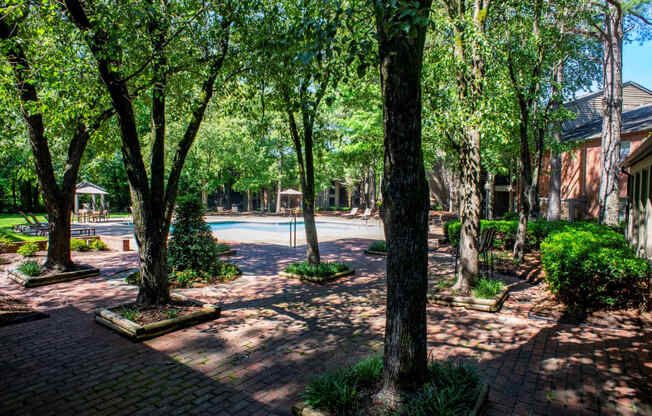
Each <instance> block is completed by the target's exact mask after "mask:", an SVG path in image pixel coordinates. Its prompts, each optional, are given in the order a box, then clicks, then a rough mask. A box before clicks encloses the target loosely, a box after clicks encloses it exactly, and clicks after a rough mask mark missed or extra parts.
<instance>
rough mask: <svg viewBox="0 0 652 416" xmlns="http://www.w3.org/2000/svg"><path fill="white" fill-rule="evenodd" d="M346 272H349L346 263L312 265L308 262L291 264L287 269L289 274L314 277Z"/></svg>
mask: <svg viewBox="0 0 652 416" xmlns="http://www.w3.org/2000/svg"><path fill="white" fill-rule="evenodd" d="M346 270H349V266H347V265H346V264H344V263H319V264H310V263H308V262H307V261H304V262H301V263H294V264H290V265H289V266H287V267H286V268H285V271H286V272H287V273H292V274H298V275H301V276H312V277H327V276H330V275H333V274H335V273H340V272H344V271H346Z"/></svg>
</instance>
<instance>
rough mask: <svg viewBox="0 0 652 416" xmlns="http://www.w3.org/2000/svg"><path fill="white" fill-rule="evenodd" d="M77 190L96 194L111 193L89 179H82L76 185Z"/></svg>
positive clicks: (82, 192) (81, 192)
mask: <svg viewBox="0 0 652 416" xmlns="http://www.w3.org/2000/svg"><path fill="white" fill-rule="evenodd" d="M75 192H76V193H78V194H95V195H108V194H109V193H108V192H107V191H106V190H105V189H104V188H102V187H101V186H97V185H95V184H94V183H90V182H87V181H81V182H79V183H78V184H77V186H76V187H75Z"/></svg>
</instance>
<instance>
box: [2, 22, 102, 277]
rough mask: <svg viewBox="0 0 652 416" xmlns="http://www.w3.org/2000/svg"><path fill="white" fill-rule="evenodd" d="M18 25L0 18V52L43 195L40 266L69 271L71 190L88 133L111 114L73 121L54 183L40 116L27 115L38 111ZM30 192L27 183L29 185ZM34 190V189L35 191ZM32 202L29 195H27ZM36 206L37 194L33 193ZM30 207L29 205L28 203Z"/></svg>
mask: <svg viewBox="0 0 652 416" xmlns="http://www.w3.org/2000/svg"><path fill="white" fill-rule="evenodd" d="M17 28H18V25H17V24H12V23H11V22H9V18H8V17H7V16H0V39H3V40H7V41H8V43H7V47H6V49H5V50H4V51H3V53H5V54H6V56H7V58H8V61H9V63H10V65H11V68H12V71H13V76H14V81H15V84H16V89H17V91H18V92H19V95H20V101H21V102H22V103H23V104H25V105H24V107H23V108H21V113H22V116H23V118H24V120H25V123H26V125H27V133H28V138H29V143H30V147H31V149H32V154H33V155H34V161H35V164H36V175H37V177H38V183H39V185H40V188H41V191H42V193H43V200H44V202H45V206H46V210H47V212H48V228H49V230H48V250H47V257H46V259H45V263H44V264H43V267H44V268H46V269H55V270H60V271H63V270H70V269H73V268H74V263H73V262H72V259H71V256H70V222H71V210H72V206H73V204H74V195H75V193H74V187H75V184H76V182H77V174H78V172H79V165H80V164H81V159H82V155H83V153H84V150H85V149H86V145H87V144H88V140H89V138H90V134H91V131H93V130H96V129H97V128H99V126H100V124H101V123H102V122H103V121H104V120H106V119H107V118H109V117H110V116H111V114H112V113H111V112H104V113H102V114H100V115H99V116H98V117H97V118H96V119H95V120H94V121H93V123H92V125H91V126H90V129H89V127H87V126H86V124H85V123H84V122H82V121H77V125H76V126H75V130H74V133H73V135H72V138H71V140H70V142H69V145H68V154H67V159H66V164H65V168H64V171H63V175H62V178H61V180H60V181H59V182H60V183H58V181H57V179H56V177H55V173H54V167H53V164H52V156H51V154H50V148H49V145H48V139H47V137H46V136H45V132H46V129H45V125H44V121H43V120H44V117H43V114H41V113H33V112H31V111H32V110H33V109H36V108H38V105H35V104H39V98H38V93H37V90H36V87H35V83H33V82H31V81H30V79H31V77H32V75H31V66H30V62H29V61H28V59H27V55H26V54H25V51H24V50H23V48H22V45H21V42H20V41H19V40H18V38H17V32H16V30H17ZM30 190H31V184H30ZM37 190H38V189H37ZM27 196H28V197H29V199H30V200H31V199H32V195H31V192H28V193H27ZM35 199H36V205H38V193H36V197H35ZM30 204H31V203H30Z"/></svg>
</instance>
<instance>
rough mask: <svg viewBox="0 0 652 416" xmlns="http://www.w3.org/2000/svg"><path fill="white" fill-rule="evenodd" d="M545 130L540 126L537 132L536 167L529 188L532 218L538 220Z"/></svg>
mask: <svg viewBox="0 0 652 416" xmlns="http://www.w3.org/2000/svg"><path fill="white" fill-rule="evenodd" d="M544 135H545V131H544V129H543V128H539V129H537V130H536V132H535V144H536V149H535V151H534V169H533V170H532V178H531V182H530V186H529V190H528V203H529V204H530V214H529V216H530V219H532V220H536V219H537V218H539V215H540V210H541V207H540V205H539V177H540V175H541V167H542V165H543V145H544V143H543V140H544Z"/></svg>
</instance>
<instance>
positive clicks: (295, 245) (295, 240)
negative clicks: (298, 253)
mask: <svg viewBox="0 0 652 416" xmlns="http://www.w3.org/2000/svg"><path fill="white" fill-rule="evenodd" d="M293 225H294V234H293V233H292V226H293ZM293 235H294V243H292V236H293ZM290 247H294V248H297V213H296V212H294V213H293V216H292V218H291V219H290Z"/></svg>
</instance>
